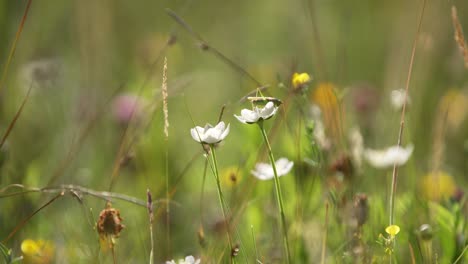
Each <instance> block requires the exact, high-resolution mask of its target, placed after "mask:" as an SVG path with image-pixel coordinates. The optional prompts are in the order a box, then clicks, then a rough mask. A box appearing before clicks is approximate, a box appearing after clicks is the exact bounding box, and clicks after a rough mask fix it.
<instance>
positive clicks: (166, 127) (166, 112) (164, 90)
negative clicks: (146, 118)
mask: <svg viewBox="0 0 468 264" xmlns="http://www.w3.org/2000/svg"><path fill="white" fill-rule="evenodd" d="M162 97H163V112H164V135H165V136H166V140H167V139H168V138H169V110H168V109H167V97H168V94H167V58H166V57H164V68H163V80H162Z"/></svg>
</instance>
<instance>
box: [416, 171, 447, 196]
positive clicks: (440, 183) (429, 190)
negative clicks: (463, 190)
mask: <svg viewBox="0 0 468 264" xmlns="http://www.w3.org/2000/svg"><path fill="white" fill-rule="evenodd" d="M455 190H456V185H455V181H454V180H453V178H452V176H450V175H449V174H447V173H446V172H444V171H438V172H431V173H429V174H427V175H426V176H425V177H424V178H423V180H422V183H421V191H422V193H423V195H424V197H425V198H426V199H428V200H431V201H440V200H442V199H447V198H449V197H450V196H451V195H453V194H454V193H455Z"/></svg>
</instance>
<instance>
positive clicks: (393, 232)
mask: <svg viewBox="0 0 468 264" xmlns="http://www.w3.org/2000/svg"><path fill="white" fill-rule="evenodd" d="M385 232H387V234H389V235H390V237H391V238H394V237H395V236H396V235H397V234H398V233H400V227H399V226H397V225H390V226H387V228H385Z"/></svg>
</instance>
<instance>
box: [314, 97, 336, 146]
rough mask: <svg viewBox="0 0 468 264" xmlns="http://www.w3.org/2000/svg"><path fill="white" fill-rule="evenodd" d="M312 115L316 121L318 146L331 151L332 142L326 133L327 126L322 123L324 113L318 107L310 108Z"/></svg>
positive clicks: (315, 137)
mask: <svg viewBox="0 0 468 264" xmlns="http://www.w3.org/2000/svg"><path fill="white" fill-rule="evenodd" d="M310 113H311V115H312V118H313V119H314V132H313V133H314V139H315V141H316V142H317V144H318V145H319V146H320V148H321V149H323V150H329V149H330V148H331V141H330V139H329V138H328V137H327V135H326V133H325V126H324V124H323V122H322V111H321V110H320V107H318V106H317V105H312V106H311V107H310Z"/></svg>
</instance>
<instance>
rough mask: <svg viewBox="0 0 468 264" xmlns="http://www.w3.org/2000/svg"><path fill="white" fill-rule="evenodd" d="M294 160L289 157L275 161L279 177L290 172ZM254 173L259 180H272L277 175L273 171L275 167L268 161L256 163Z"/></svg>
mask: <svg viewBox="0 0 468 264" xmlns="http://www.w3.org/2000/svg"><path fill="white" fill-rule="evenodd" d="M293 165H294V162H292V161H289V160H288V159H287V158H280V159H279V160H277V161H276V162H275V167H276V172H277V173H278V177H280V176H283V175H286V174H288V173H289V172H290V171H291V169H292V167H293ZM251 173H252V175H253V176H255V177H256V178H257V179H259V180H263V181H265V180H270V179H273V178H274V177H275V174H274V172H273V167H272V166H271V164H267V163H257V165H255V170H252V171H251Z"/></svg>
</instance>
